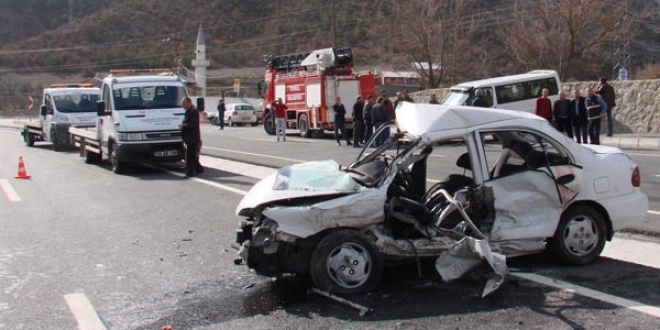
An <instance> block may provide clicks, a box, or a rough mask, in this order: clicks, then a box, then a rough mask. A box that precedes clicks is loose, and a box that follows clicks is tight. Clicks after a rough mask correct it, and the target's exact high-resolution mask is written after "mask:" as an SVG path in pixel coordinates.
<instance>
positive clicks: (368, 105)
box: [362, 95, 374, 143]
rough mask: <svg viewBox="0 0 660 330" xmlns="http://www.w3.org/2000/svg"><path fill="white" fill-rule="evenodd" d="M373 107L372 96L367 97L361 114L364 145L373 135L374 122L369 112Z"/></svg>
mask: <svg viewBox="0 0 660 330" xmlns="http://www.w3.org/2000/svg"><path fill="white" fill-rule="evenodd" d="M373 107H374V96H373V95H367V102H365V103H364V109H362V112H363V114H364V143H367V141H369V139H371V135H372V134H374V122H373V120H372V118H373V117H371V110H372V109H373Z"/></svg>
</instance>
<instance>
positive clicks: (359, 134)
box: [353, 95, 364, 148]
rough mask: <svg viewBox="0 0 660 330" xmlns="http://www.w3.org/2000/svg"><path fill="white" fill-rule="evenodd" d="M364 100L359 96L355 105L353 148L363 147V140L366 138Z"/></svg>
mask: <svg viewBox="0 0 660 330" xmlns="http://www.w3.org/2000/svg"><path fill="white" fill-rule="evenodd" d="M363 111H364V99H363V98H362V95H358V97H357V100H356V101H355V104H353V148H359V147H362V145H361V143H362V138H363V137H364V115H363Z"/></svg>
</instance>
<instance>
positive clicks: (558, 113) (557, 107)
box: [552, 91, 573, 139]
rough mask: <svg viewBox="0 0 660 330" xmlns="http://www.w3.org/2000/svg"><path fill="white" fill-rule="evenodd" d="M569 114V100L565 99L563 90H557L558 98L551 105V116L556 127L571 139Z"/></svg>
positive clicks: (571, 131)
mask: <svg viewBox="0 0 660 330" xmlns="http://www.w3.org/2000/svg"><path fill="white" fill-rule="evenodd" d="M571 114H572V112H571V101H569V100H567V99H566V93H564V91H559V99H558V100H557V101H555V104H554V105H553V106H552V117H554V120H555V125H556V127H557V129H558V130H559V131H560V132H562V133H566V135H568V137H570V138H571V139H572V138H573V128H572V125H571V117H572V116H571Z"/></svg>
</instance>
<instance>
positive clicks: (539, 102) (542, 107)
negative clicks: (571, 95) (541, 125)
mask: <svg viewBox="0 0 660 330" xmlns="http://www.w3.org/2000/svg"><path fill="white" fill-rule="evenodd" d="M549 94H550V90H549V89H547V88H544V89H542V90H541V97H539V98H538V99H536V103H535V104H534V113H535V114H536V115H537V116H539V117H542V118H545V120H547V121H548V122H550V123H551V124H552V102H550V99H549V98H548V95H549Z"/></svg>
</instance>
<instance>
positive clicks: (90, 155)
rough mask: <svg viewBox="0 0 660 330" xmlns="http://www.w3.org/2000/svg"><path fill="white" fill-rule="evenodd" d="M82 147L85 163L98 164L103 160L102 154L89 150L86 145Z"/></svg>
mask: <svg viewBox="0 0 660 330" xmlns="http://www.w3.org/2000/svg"><path fill="white" fill-rule="evenodd" d="M80 148H81V149H80V152H81V154H82V155H83V159H84V160H85V164H96V163H99V162H100V161H101V155H99V154H97V153H94V152H91V151H89V150H87V148H85V145H81V146H80Z"/></svg>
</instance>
